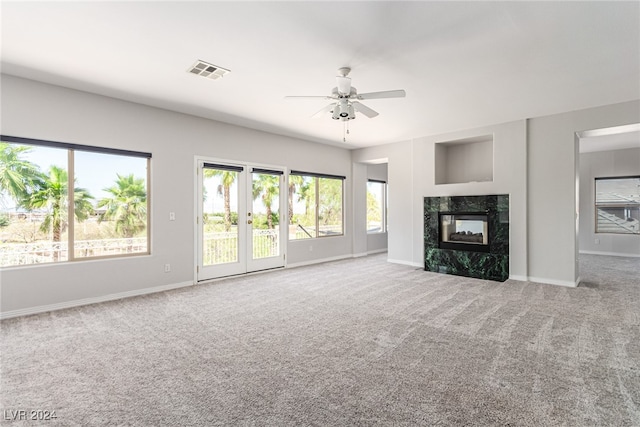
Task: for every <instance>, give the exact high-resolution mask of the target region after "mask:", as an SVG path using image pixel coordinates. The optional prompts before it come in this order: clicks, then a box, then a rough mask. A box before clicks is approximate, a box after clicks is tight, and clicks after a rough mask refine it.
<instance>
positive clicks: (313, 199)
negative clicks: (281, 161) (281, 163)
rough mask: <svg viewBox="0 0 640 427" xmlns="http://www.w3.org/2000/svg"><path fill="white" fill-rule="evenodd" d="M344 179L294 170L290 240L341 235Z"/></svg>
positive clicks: (290, 200) (290, 195) (290, 189)
mask: <svg viewBox="0 0 640 427" xmlns="http://www.w3.org/2000/svg"><path fill="white" fill-rule="evenodd" d="M344 179H345V177H343V176H333V175H324V174H313V173H308V172H297V171H291V174H290V175H289V239H290V240H297V239H313V238H316V237H326V236H340V235H342V234H343V233H344V230H343V225H342V224H343V212H342V210H343V188H344V185H343V184H344Z"/></svg>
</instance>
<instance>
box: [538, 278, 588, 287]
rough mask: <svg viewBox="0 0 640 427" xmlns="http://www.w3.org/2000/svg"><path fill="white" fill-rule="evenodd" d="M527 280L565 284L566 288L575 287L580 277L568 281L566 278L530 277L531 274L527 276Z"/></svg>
mask: <svg viewBox="0 0 640 427" xmlns="http://www.w3.org/2000/svg"><path fill="white" fill-rule="evenodd" d="M527 281H528V282H535V283H544V284H545V285H556V286H566V287H568V288H575V287H577V286H578V284H579V283H580V279H578V280H576V281H575V282H569V281H566V280H556V279H547V278H544V277H531V276H529V278H528V280H527Z"/></svg>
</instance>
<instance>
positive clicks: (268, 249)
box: [202, 228, 280, 265]
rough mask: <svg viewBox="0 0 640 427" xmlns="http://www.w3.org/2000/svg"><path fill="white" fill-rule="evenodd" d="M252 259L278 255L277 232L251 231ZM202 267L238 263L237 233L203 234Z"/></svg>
mask: <svg viewBox="0 0 640 427" xmlns="http://www.w3.org/2000/svg"><path fill="white" fill-rule="evenodd" d="M252 240H253V258H254V259H259V258H268V257H272V256H278V255H279V254H280V248H279V246H280V239H279V230H278V229H277V228H276V229H272V230H253V239H252ZM202 257H203V264H204V265H214V264H224V263H227V262H236V261H238V233H237V232H235V231H229V232H222V233H205V235H204V239H203V242H202Z"/></svg>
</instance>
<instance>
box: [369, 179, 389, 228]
mask: <svg viewBox="0 0 640 427" xmlns="http://www.w3.org/2000/svg"><path fill="white" fill-rule="evenodd" d="M386 231H387V183H386V182H384V181H376V180H369V181H368V182H367V233H385V232H386Z"/></svg>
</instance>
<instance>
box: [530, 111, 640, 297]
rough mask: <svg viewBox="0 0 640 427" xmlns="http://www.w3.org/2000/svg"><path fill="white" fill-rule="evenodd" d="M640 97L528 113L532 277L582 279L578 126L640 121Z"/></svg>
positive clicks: (572, 281)
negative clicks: (532, 115) (561, 110)
mask: <svg viewBox="0 0 640 427" xmlns="http://www.w3.org/2000/svg"><path fill="white" fill-rule="evenodd" d="M639 119H640V101H631V102H624V103H620V104H613V105H607V106H604V107H597V108H590V109H586V110H580V111H572V112H568V113H563V114H556V115H552V116H545V117H539V118H534V119H529V125H528V130H529V131H528V136H527V139H528V144H527V148H528V151H527V169H528V180H527V181H528V191H527V193H528V215H527V217H528V224H529V227H528V253H529V276H530V278H531V279H532V280H536V281H540V282H545V283H555V284H560V285H569V286H574V285H575V284H576V283H577V282H578V263H577V259H578V244H577V228H578V207H577V206H576V200H577V191H576V188H577V186H578V185H577V179H576V176H577V171H578V165H577V163H578V151H577V146H578V142H577V138H576V135H575V134H576V132H581V131H585V130H591V129H602V128H609V127H614V126H622V125H628V124H633V123H638V121H639Z"/></svg>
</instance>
